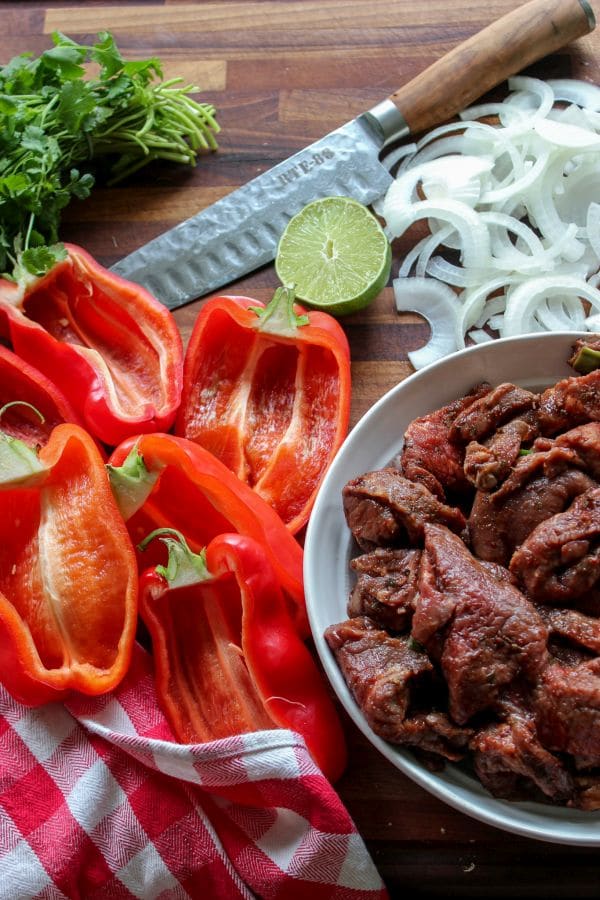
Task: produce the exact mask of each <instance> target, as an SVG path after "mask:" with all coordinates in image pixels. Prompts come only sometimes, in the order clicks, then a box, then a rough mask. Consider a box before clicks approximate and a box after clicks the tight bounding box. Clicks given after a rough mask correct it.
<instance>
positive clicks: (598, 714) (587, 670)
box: [535, 657, 600, 769]
mask: <svg viewBox="0 0 600 900" xmlns="http://www.w3.org/2000/svg"><path fill="white" fill-rule="evenodd" d="M535 709H536V719H537V731H538V734H539V737H540V740H541V741H542V743H543V744H544V746H545V747H547V748H548V749H549V750H554V751H558V752H560V753H569V754H571V756H572V757H573V758H574V761H575V765H576V767H577V768H578V769H592V768H594V767H597V766H600V657H596V658H595V659H592V660H588V661H587V662H584V663H581V664H580V665H578V666H575V667H574V668H573V667H568V666H564V665H560V664H558V663H554V664H553V665H550V666H547V668H546V669H545V670H544V672H543V673H542V675H541V677H540V682H539V686H538V688H537V690H536V699H535Z"/></svg>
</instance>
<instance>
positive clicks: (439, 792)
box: [304, 333, 600, 847]
mask: <svg viewBox="0 0 600 900" xmlns="http://www.w3.org/2000/svg"><path fill="white" fill-rule="evenodd" d="M575 337H577V335H574V334H564V333H561V334H558V333H555V334H551V333H543V334H541V335H525V336H523V337H518V338H506V339H504V340H496V341H494V342H491V343H488V344H483V345H480V346H477V347H472V348H469V349H467V350H463V351H461V352H459V353H455V354H453V355H452V356H449V357H447V358H446V359H444V360H442V361H440V362H438V363H435V364H433V365H431V366H428V367H427V368H426V369H422V370H421V371H420V372H417V373H415V374H414V375H411V376H410V377H409V378H407V379H406V380H405V381H403V382H401V383H400V384H399V385H397V386H396V387H395V388H393V389H392V390H391V391H389V392H388V393H387V394H386V395H385V396H384V397H382V398H381V399H380V400H379V401H378V402H377V403H376V404H375V405H374V406H373V407H372V408H371V409H370V410H369V411H368V412H367V413H366V414H365V415H364V416H363V418H362V419H361V420H360V422H358V424H357V425H356V426H355V428H354V429H353V430H352V431H351V433H350V434H349V436H348V438H347V439H346V441H345V443H344V444H343V446H342V447H341V449H340V451H339V453H338V455H337V456H336V458H335V460H334V461H333V464H332V465H331V467H330V469H329V471H328V473H327V476H326V477H325V479H324V481H323V484H322V486H321V489H320V491H319V494H318V497H317V500H316V502H315V506H314V510H313V513H312V515H311V518H310V522H309V526H308V529H307V533H306V541H305V564H304V575H305V589H306V601H307V606H308V614H309V618H310V624H311V628H312V632H313V636H314V640H315V643H316V647H317V651H318V653H319V655H320V658H321V660H322V663H323V666H324V668H325V672H326V673H327V676H328V677H329V679H330V681H331V684H332V685H333V688H334V690H335V692H336V694H337V696H338V698H339V699H340V701H341V703H342V704H343V706H344V707H345V709H346V710H347V712H348V713H349V715H350V716H351V718H352V719H353V721H354V722H355V723H356V725H357V726H358V728H360V730H361V731H362V732H363V733H364V734H365V735H366V736H367V738H368V739H369V740H370V741H371V743H372V744H373V745H374V746H375V747H376V748H377V749H378V750H380V751H381V753H382V754H383V755H384V756H385V757H387V759H389V760H390V761H391V762H392V763H393V764H394V765H395V766H397V768H398V769H399V770H400V771H401V772H403V773H404V774H405V775H407V776H408V777H409V778H411V779H412V780H413V781H415V782H416V783H417V784H419V785H421V786H422V787H423V788H425V789H426V790H427V791H430V792H431V793H432V794H434V795H435V796H436V797H439V798H440V799H441V800H443V801H445V802H446V803H448V804H449V805H450V806H453V807H455V808H456V809H458V810H460V811H461V812H463V813H466V814H467V815H470V816H473V817H474V818H476V819H479V820H481V821H483V822H486V823H487V824H488V825H495V826H497V827H498V828H502V829H504V830H506V831H511V832H514V833H516V834H521V835H525V836H527V837H532V838H537V839H539V840H544V841H551V842H555V843H561V844H574V845H579V846H596V847H597V846H600V812H593V813H592V812H587V813H586V812H582V811H579V810H570V809H565V808H562V807H558V806H550V805H545V804H541V803H529V802H527V803H514V802H508V801H502V800H496V799H494V798H493V797H492V796H491V795H490V794H489V793H488V792H487V791H486V790H485V789H484V788H483V787H482V786H481V784H480V783H479V781H478V780H477V779H476V778H475V777H474V776H471V775H470V774H469V772H468V770H467V769H465V768H461V767H459V766H457V765H454V764H448V765H447V766H446V768H445V770H444V771H443V772H441V773H432V772H430V771H428V770H427V769H425V768H424V767H423V766H422V765H420V764H419V762H417V760H416V759H415V757H414V756H413V754H412V753H411V752H410V751H409V750H403V749H400V748H398V747H394V746H393V745H391V744H388V743H387V742H386V741H383V740H382V739H381V738H379V737H377V735H375V734H374V733H373V732H372V731H371V729H370V728H369V726H368V725H367V723H366V721H365V719H364V717H363V715H362V713H361V712H360V709H359V708H358V706H357V704H356V703H355V701H354V699H353V697H352V695H351V693H350V691H349V689H348V687H347V685H346V682H345V681H344V678H343V676H342V675H341V673H340V671H339V669H338V667H337V664H336V661H335V658H334V656H333V654H332V652H331V651H330V649H329V647H328V646H327V644H326V642H325V640H324V638H323V632H324V631H325V629H326V628H327V626H328V625H331V624H333V623H337V622H341V621H343V620H344V619H346V618H347V617H348V616H347V611H346V604H347V599H348V594H349V591H350V587H351V584H352V575H351V572H350V569H349V561H350V558H351V554H352V550H353V543H352V540H351V535H350V532H349V529H348V528H347V526H346V523H345V519H344V513H343V508H342V488H343V487H344V485H345V484H346V482H347V481H349V480H350V479H351V478H354V477H356V476H357V475H360V474H362V473H363V472H367V471H370V470H372V469H377V468H381V467H382V466H385V465H386V464H387V463H388V462H389V461H390V460H391V458H392V457H393V456H394V454H395V453H397V452H398V450H399V449H400V447H401V446H402V436H403V434H404V431H405V429H406V427H407V426H408V424H409V423H410V422H411V421H412V419H414V418H416V417H417V416H421V415H423V414H425V413H427V412H429V411H431V410H434V409H436V408H438V407H440V406H442V405H444V404H445V403H448V402H449V401H451V400H454V399H456V398H457V397H460V396H461V395H463V394H465V393H466V392H467V391H468V390H469V389H470V388H471V387H473V385H475V384H477V383H478V382H480V381H489V382H491V383H492V384H500V383H501V382H503V381H512V382H515V383H518V384H520V385H523V386H524V387H527V388H530V389H533V390H537V389H540V388H542V387H545V386H547V385H548V384H551V383H553V382H555V381H558V380H559V378H563V377H564V376H566V375H572V374H573V371H572V370H571V369H570V368H569V367H568V366H567V363H566V360H567V359H568V357H569V355H570V348H571V345H572V343H573V341H574V339H575Z"/></svg>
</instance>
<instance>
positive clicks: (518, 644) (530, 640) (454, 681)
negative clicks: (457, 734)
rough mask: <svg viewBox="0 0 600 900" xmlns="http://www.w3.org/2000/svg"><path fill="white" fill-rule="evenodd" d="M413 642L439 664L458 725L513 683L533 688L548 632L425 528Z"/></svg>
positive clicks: (440, 530)
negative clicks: (525, 683) (529, 684)
mask: <svg viewBox="0 0 600 900" xmlns="http://www.w3.org/2000/svg"><path fill="white" fill-rule="evenodd" d="M420 571H421V577H420V581H419V595H418V598H417V602H416V607H415V613H414V616H413V621H412V635H413V637H414V638H415V639H416V640H417V641H419V642H420V643H422V644H424V645H425V647H426V648H427V649H428V650H429V651H430V653H431V655H432V656H433V657H434V658H439V662H440V665H441V668H442V672H443V675H444V678H445V679H446V682H447V684H448V692H449V711H450V715H451V716H452V718H453V719H454V721H455V722H457V723H458V724H459V725H463V724H465V723H466V722H468V721H469V719H471V717H472V716H474V715H475V714H476V713H478V712H480V711H482V710H485V709H489V708H491V707H494V705H495V704H496V702H497V700H498V698H499V696H500V694H501V692H502V691H503V689H504V688H506V686H507V685H509V684H511V682H513V681H515V680H516V679H526V680H528V681H534V680H535V678H536V677H537V675H538V674H539V672H540V671H541V669H542V668H543V666H544V665H545V663H546V661H547V649H546V641H547V638H548V631H547V629H546V627H545V625H544V623H543V621H542V619H541V617H540V615H539V613H538V612H537V611H536V610H535V608H534V607H533V605H532V604H531V603H530V602H529V601H528V600H527V599H526V598H525V597H524V596H523V594H521V592H520V591H519V590H517V588H515V587H514V586H513V585H512V584H510V583H509V582H507V581H502V580H499V579H497V578H496V577H494V575H492V574H491V573H490V572H489V570H488V569H486V567H485V566H483V565H482V564H481V563H480V562H479V561H478V560H476V559H475V558H474V557H473V556H472V555H471V554H470V553H469V551H468V549H467V548H466V547H465V545H464V544H463V542H462V541H461V540H460V538H459V537H457V536H456V535H454V534H452V533H451V532H450V531H449V530H448V529H447V528H444V527H443V526H440V525H426V526H425V549H424V551H423V556H422V559H421V570H420Z"/></svg>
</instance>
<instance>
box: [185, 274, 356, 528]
mask: <svg viewBox="0 0 600 900" xmlns="http://www.w3.org/2000/svg"><path fill="white" fill-rule="evenodd" d="M349 415H350V351H349V348H348V341H347V339H346V335H345V333H344V331H343V329H342V327H341V325H340V324H339V322H337V320H336V319H334V318H333V317H332V316H330V315H328V314H327V313H323V312H319V311H314V310H313V311H310V312H307V311H306V310H304V309H302V307H300V306H295V305H294V293H293V290H292V289H291V288H287V287H280V288H279V289H278V290H277V291H276V293H275V296H274V297H273V299H272V300H271V302H270V303H269V304H268V306H265V305H264V304H262V303H260V302H259V301H257V300H251V299H250V298H248V297H228V296H222V297H212V298H210V299H209V300H207V301H206V303H205V304H204V306H203V307H202V309H201V310H200V313H199V315H198V317H197V319H196V322H195V325H194V328H193V331H192V334H191V337H190V341H189V344H188V348H187V351H186V355H185V361H184V376H183V392H182V397H181V406H180V408H179V412H178V414H177V420H176V423H175V432H176V434H179V435H182V436H184V437H187V438H189V439H190V440H192V441H195V442H196V443H198V444H201V445H202V446H203V447H206V449H207V450H210V451H211V453H214V454H215V456H217V457H218V458H219V459H220V460H221V461H222V462H224V463H225V465H226V466H228V468H230V469H231V470H232V472H234V473H235V474H236V475H237V476H238V477H239V478H240V479H241V480H242V481H245V482H247V483H248V484H249V485H250V486H251V487H252V488H253V489H254V490H255V491H256V492H257V493H258V494H259V495H260V496H261V497H262V498H263V499H264V500H266V502H267V503H269V504H270V505H271V506H272V507H273V508H274V509H275V510H276V511H277V512H278V514H279V515H280V517H281V518H282V519H283V521H284V522H285V524H286V525H287V527H288V529H289V530H290V531H291V532H292V534H296V533H297V532H298V531H299V530H300V528H302V526H303V525H305V524H306V522H307V520H308V517H309V514H310V511H311V509H312V506H313V503H314V500H315V496H316V493H317V490H318V487H319V485H320V483H321V481H322V479H323V476H324V474H325V471H326V469H327V467H328V466H329V464H330V462H331V460H332V459H333V457H334V455H335V453H336V452H337V450H338V449H339V447H340V444H341V443H342V441H343V440H344V438H345V437H346V434H347V432H348V421H349Z"/></svg>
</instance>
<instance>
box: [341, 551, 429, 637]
mask: <svg viewBox="0 0 600 900" xmlns="http://www.w3.org/2000/svg"><path fill="white" fill-rule="evenodd" d="M420 558H421V552H420V550H389V549H384V548H382V547H378V548H377V549H376V550H373V551H372V552H371V553H364V554H363V555H362V556H357V557H356V558H355V559H353V560H352V561H351V563H350V565H351V567H352V569H354V571H355V572H356V573H357V576H358V577H357V579H356V584H355V586H354V588H353V590H352V593H351V594H350V599H349V601H348V615H349V616H350V617H352V618H354V617H355V616H368V617H369V618H370V619H372V620H373V621H374V622H376V623H377V625H379V627H380V628H386V629H388V630H389V631H397V632H401V631H406V630H408V629H409V628H410V622H411V619H412V614H413V610H414V601H415V592H416V590H417V581H418V574H419V560H420Z"/></svg>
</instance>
